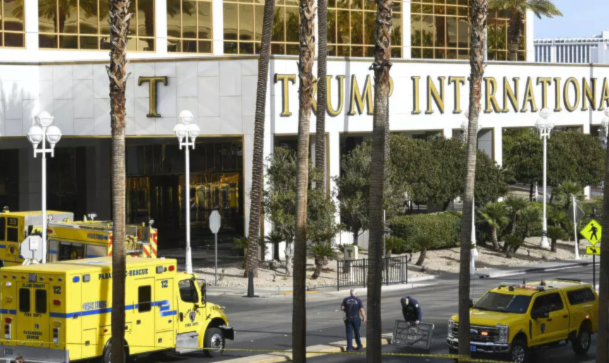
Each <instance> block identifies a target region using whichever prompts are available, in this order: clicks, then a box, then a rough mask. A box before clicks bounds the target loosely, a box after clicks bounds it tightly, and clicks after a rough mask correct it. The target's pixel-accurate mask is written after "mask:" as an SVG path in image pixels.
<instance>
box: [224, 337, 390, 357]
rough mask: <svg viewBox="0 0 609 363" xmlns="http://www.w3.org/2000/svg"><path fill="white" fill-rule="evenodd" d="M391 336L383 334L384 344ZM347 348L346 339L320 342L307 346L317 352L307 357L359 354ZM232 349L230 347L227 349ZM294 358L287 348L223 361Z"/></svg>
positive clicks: (382, 340) (364, 341) (309, 349)
mask: <svg viewBox="0 0 609 363" xmlns="http://www.w3.org/2000/svg"><path fill="white" fill-rule="evenodd" d="M391 336H392V334H391V333H389V334H383V336H382V339H381V344H382V345H387V344H391ZM361 340H362V345H363V348H366V338H365V337H362V339H361ZM346 350H347V342H346V341H345V340H342V341H339V342H334V343H329V344H320V345H313V346H310V347H307V352H315V353H307V358H311V357H318V356H321V355H324V354H340V353H344V354H358V353H346ZM227 351H230V349H227ZM291 360H292V351H291V350H286V351H285V352H276V353H268V354H258V355H254V356H249V357H243V358H235V359H229V360H225V361H223V362H226V363H274V362H287V361H291Z"/></svg>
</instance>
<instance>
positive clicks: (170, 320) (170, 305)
mask: <svg viewBox="0 0 609 363" xmlns="http://www.w3.org/2000/svg"><path fill="white" fill-rule="evenodd" d="M161 276H163V275H161ZM173 282H174V279H169V278H168V279H163V278H161V279H158V280H156V282H155V285H154V305H155V306H154V307H153V310H154V316H155V324H156V326H155V329H156V338H155V340H154V342H155V344H156V347H157V348H158V349H162V348H167V347H174V346H175V345H174V340H175V332H174V327H175V326H176V325H175V323H176V318H177V316H176V314H177V312H176V310H177V308H178V307H177V306H176V303H177V300H176V299H175V295H174V291H173V288H174V286H173V285H174V284H173Z"/></svg>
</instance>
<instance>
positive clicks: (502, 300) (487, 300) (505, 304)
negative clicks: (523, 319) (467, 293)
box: [474, 292, 531, 314]
mask: <svg viewBox="0 0 609 363" xmlns="http://www.w3.org/2000/svg"><path fill="white" fill-rule="evenodd" d="M530 303H531V297H530V296H524V295H508V294H499V293H496V292H487V293H486V295H484V296H483V297H482V298H481V299H480V301H478V302H477V303H476V305H475V306H474V309H477V310H484V311H500V312H503V313H515V314H524V313H526V312H527V310H528V308H529V304H530Z"/></svg>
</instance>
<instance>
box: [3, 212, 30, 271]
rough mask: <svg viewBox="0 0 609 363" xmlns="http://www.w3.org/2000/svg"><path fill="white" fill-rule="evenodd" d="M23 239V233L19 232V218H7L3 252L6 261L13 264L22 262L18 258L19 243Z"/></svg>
mask: <svg viewBox="0 0 609 363" xmlns="http://www.w3.org/2000/svg"><path fill="white" fill-rule="evenodd" d="M24 238H25V237H24V236H23V232H21V231H20V230H19V218H16V217H7V218H6V248H5V251H4V253H5V256H6V261H11V262H13V264H14V263H18V262H21V261H23V259H22V258H20V257H19V256H20V255H21V242H22V241H23V239H24Z"/></svg>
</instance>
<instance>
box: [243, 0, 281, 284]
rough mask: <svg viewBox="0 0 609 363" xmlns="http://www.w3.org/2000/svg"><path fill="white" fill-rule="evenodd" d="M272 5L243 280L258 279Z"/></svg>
mask: <svg viewBox="0 0 609 363" xmlns="http://www.w3.org/2000/svg"><path fill="white" fill-rule="evenodd" d="M274 15H275V2H274V1H265V2H264V16H263V18H262V43H261V44H260V59H259V61H258V85H257V89H256V116H255V118H254V158H253V161H252V190H251V192H250V203H251V204H250V221H249V226H248V227H249V228H248V234H247V237H248V244H249V248H248V249H247V264H246V269H245V271H244V277H245V276H247V274H248V271H249V270H252V271H253V273H254V276H258V243H259V241H260V236H259V235H260V213H261V209H262V170H263V169H264V155H263V153H264V119H265V109H266V89H267V85H268V83H269V59H270V57H271V37H272V35H273V16H274Z"/></svg>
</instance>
